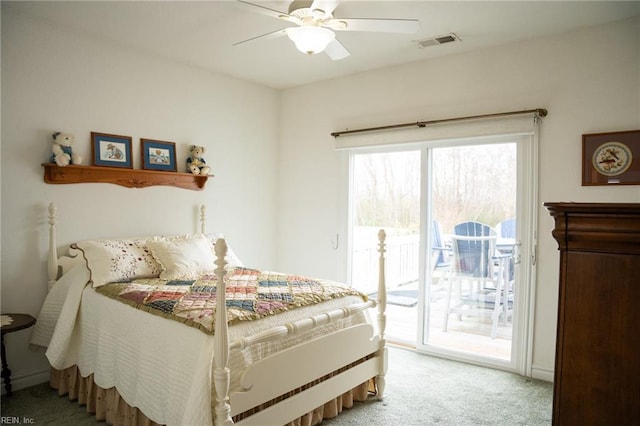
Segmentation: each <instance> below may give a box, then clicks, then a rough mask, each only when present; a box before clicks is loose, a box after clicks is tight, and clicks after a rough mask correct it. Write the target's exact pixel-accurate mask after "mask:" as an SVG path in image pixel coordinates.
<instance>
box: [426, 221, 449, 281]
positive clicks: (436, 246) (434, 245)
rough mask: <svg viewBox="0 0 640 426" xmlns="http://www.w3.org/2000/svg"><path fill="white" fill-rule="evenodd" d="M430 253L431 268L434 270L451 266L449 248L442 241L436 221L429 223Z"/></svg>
mask: <svg viewBox="0 0 640 426" xmlns="http://www.w3.org/2000/svg"><path fill="white" fill-rule="evenodd" d="M431 231H432V235H431V253H432V267H433V269H434V270H437V269H443V268H448V267H449V265H450V264H451V260H450V259H449V258H450V256H451V246H446V245H445V244H444V242H443V241H442V233H441V228H440V224H439V223H438V221H435V220H434V221H432V222H431Z"/></svg>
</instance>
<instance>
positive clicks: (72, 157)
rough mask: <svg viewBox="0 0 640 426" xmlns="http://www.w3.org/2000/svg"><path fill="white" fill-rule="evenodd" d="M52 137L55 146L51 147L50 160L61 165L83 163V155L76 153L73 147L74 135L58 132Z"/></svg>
mask: <svg viewBox="0 0 640 426" xmlns="http://www.w3.org/2000/svg"><path fill="white" fill-rule="evenodd" d="M52 137H53V146H52V147H51V151H52V154H51V158H50V159H49V162H51V163H56V164H57V165H58V166H60V167H64V166H68V165H69V164H81V163H82V157H80V156H79V155H78V154H74V153H73V150H72V149H71V145H73V135H71V134H69V133H62V132H56V133H54V134H53V135H52Z"/></svg>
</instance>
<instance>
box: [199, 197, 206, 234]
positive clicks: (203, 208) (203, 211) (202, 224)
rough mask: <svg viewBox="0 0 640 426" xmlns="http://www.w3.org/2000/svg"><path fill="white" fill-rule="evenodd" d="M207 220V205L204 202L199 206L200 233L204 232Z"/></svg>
mask: <svg viewBox="0 0 640 426" xmlns="http://www.w3.org/2000/svg"><path fill="white" fill-rule="evenodd" d="M206 222H207V206H205V205H204V204H203V205H201V206H200V233H201V234H204V233H205V224H206Z"/></svg>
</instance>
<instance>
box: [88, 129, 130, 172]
mask: <svg viewBox="0 0 640 426" xmlns="http://www.w3.org/2000/svg"><path fill="white" fill-rule="evenodd" d="M91 156H92V157H93V165H94V166H105V167H121V168H125V169H133V157H132V148H131V136H120V135H111V134H108V133H98V132H91Z"/></svg>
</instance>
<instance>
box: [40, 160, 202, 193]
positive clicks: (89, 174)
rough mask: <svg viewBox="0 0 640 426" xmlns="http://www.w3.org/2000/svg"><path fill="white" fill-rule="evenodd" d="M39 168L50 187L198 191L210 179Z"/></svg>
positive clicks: (143, 172)
mask: <svg viewBox="0 0 640 426" xmlns="http://www.w3.org/2000/svg"><path fill="white" fill-rule="evenodd" d="M42 167H44V181H45V183H50V184H70V183H113V184H116V185H120V186H124V187H127V188H146V187H148V186H156V185H164V186H175V187H178V188H183V189H191V190H194V191H201V190H203V189H204V186H205V184H206V183H207V179H208V178H209V176H207V175H194V174H191V173H177V172H165V171H157V170H140V169H125V168H117V167H99V166H76V165H69V166H64V167H60V166H58V165H57V164H54V163H43V164H42Z"/></svg>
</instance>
